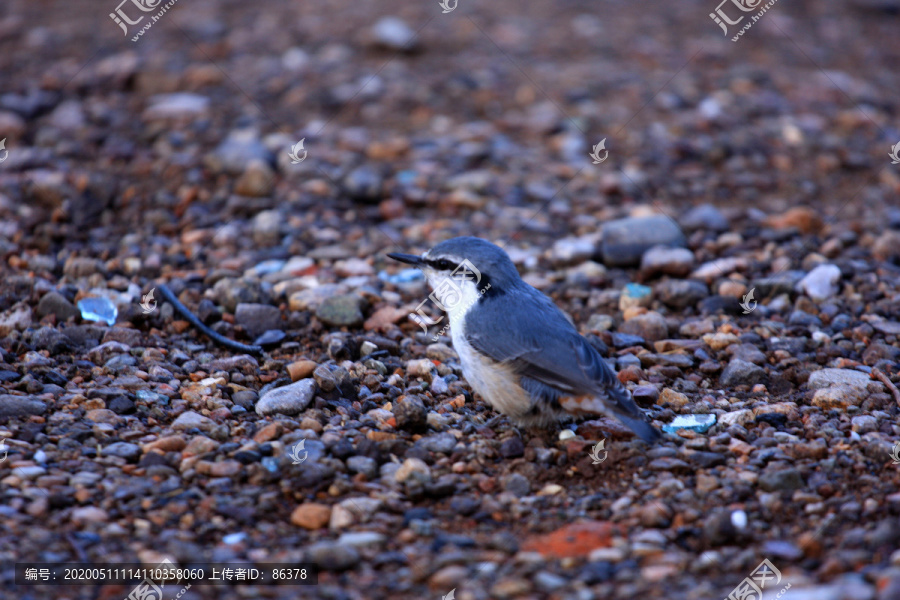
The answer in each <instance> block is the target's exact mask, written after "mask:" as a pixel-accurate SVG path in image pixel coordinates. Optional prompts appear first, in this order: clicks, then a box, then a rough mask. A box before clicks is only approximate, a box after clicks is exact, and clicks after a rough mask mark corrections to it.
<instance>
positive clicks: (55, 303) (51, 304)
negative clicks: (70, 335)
mask: <svg viewBox="0 0 900 600" xmlns="http://www.w3.org/2000/svg"><path fill="white" fill-rule="evenodd" d="M35 312H36V313H37V316H38V318H39V319H43V318H44V317H46V316H47V315H54V316H55V317H56V320H57V321H68V320H69V319H70V318H73V317H76V316H78V314H79V312H78V309H77V308H75V305H74V304H72V303H71V302H69V301H68V300H66V298H65V297H64V296H63V295H62V294H58V293H56V292H47V293H46V294H44V295H43V296H42V297H41V301H40V302H38V305H37V310H36V311H35Z"/></svg>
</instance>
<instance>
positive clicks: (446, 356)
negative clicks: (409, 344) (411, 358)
mask: <svg viewBox="0 0 900 600" xmlns="http://www.w3.org/2000/svg"><path fill="white" fill-rule="evenodd" d="M425 356H427V357H428V358H430V359H432V360H436V361H439V362H449V361H451V360H459V355H458V354H457V353H456V350H454V349H453V348H451V347H450V346H448V345H447V344H441V343H440V342H439V343H437V344H431V345H430V346H428V348H426V349H425Z"/></svg>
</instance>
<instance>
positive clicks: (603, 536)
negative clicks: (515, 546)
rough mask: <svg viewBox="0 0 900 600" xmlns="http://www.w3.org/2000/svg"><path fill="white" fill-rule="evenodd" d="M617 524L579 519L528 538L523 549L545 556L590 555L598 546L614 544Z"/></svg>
mask: <svg viewBox="0 0 900 600" xmlns="http://www.w3.org/2000/svg"><path fill="white" fill-rule="evenodd" d="M614 532H615V526H614V525H613V524H612V523H608V522H605V521H577V522H575V523H570V524H567V525H564V526H562V527H561V528H560V529H557V530H556V531H553V532H551V533H548V534H545V535H535V536H531V537H529V538H527V539H526V540H525V541H524V542H523V544H522V550H525V551H528V552H537V553H539V554H541V556H544V557H552V558H577V557H582V556H588V555H590V554H591V551H593V550H595V549H597V548H608V547H610V546H612V542H613V539H612V536H613V533H614Z"/></svg>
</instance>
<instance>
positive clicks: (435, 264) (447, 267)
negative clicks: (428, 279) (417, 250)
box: [425, 258, 457, 271]
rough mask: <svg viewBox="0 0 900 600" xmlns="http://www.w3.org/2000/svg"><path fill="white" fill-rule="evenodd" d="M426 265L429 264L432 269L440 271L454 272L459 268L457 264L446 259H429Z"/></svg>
mask: <svg viewBox="0 0 900 600" xmlns="http://www.w3.org/2000/svg"><path fill="white" fill-rule="evenodd" d="M425 264H427V265H428V266H429V267H431V268H432V269H437V270H438V271H452V270H453V269H455V268H456V267H457V265H456V264H455V263H453V262H452V261H449V260H446V259H444V258H442V259H440V260H434V259H430V258H429V259H426V260H425Z"/></svg>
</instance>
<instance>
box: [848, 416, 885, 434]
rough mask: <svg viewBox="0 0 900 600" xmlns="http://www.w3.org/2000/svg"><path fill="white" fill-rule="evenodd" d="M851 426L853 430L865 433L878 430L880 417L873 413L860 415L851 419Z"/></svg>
mask: <svg viewBox="0 0 900 600" xmlns="http://www.w3.org/2000/svg"><path fill="white" fill-rule="evenodd" d="M850 426H851V428H852V429H853V431H855V432H856V433H858V434H860V435H863V434H865V433H869V432H870V431H877V430H878V419H876V418H875V417H873V416H871V415H859V416H856V417H853V418H852V419H850Z"/></svg>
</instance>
